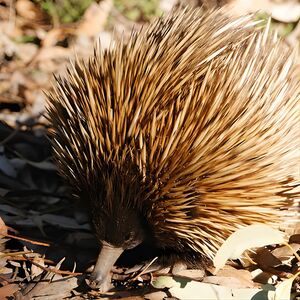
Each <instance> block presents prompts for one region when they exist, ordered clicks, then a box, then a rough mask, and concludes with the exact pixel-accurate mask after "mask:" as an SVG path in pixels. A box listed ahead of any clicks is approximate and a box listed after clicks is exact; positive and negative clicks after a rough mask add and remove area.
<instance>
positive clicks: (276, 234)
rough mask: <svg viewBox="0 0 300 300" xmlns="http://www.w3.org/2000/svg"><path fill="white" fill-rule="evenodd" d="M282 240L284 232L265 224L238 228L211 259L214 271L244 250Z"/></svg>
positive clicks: (279, 242)
mask: <svg viewBox="0 0 300 300" xmlns="http://www.w3.org/2000/svg"><path fill="white" fill-rule="evenodd" d="M284 242H285V239H284V234H283V233H282V232H281V231H279V230H275V229H273V228H271V227H269V226H267V225H251V226H247V227H244V228H242V229H239V230H237V231H236V232H234V233H233V234H232V235H231V236H230V237H229V238H228V239H227V240H226V241H225V242H224V244H223V245H222V246H221V247H220V249H219V250H218V252H217V254H216V256H215V258H214V260H213V263H214V266H215V268H216V270H215V273H217V272H218V270H220V269H221V268H222V267H224V266H225V264H226V262H227V260H229V259H237V258H239V257H241V255H242V254H243V252H244V251H245V250H249V249H251V248H257V247H263V246H267V245H271V244H282V243H284Z"/></svg>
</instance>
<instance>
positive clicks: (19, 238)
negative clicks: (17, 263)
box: [1, 233, 50, 247]
mask: <svg viewBox="0 0 300 300" xmlns="http://www.w3.org/2000/svg"><path fill="white" fill-rule="evenodd" d="M1 235H2V236H5V237H9V238H12V239H16V240H20V241H23V242H28V243H30V244H33V245H39V246H44V247H49V246H50V244H48V243H43V242H37V241H33V240H29V239H26V238H23V237H20V236H16V235H13V234H9V233H6V234H1Z"/></svg>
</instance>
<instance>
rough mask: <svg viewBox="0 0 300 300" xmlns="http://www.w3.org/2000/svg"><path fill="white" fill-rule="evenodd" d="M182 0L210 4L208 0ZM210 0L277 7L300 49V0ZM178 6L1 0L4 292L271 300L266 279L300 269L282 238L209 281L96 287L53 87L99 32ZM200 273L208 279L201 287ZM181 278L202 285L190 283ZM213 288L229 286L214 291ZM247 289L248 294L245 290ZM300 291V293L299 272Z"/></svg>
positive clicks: (274, 11)
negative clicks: (50, 94) (65, 170)
mask: <svg viewBox="0 0 300 300" xmlns="http://www.w3.org/2000/svg"><path fill="white" fill-rule="evenodd" d="M180 2H181V4H182V5H187V4H190V5H198V6H199V5H201V1H192V0H190V1H188V0H185V1H180ZM202 2H203V3H202V4H204V6H205V7H209V6H212V5H213V4H215V3H218V4H219V5H221V3H223V2H230V3H229V4H230V6H228V8H227V9H230V10H232V12H233V13H234V14H245V13H248V12H256V11H258V10H261V11H262V12H260V13H259V16H260V17H262V18H266V17H267V16H268V15H272V26H274V27H275V28H276V29H277V30H278V31H279V34H280V35H281V36H283V38H284V39H285V41H286V43H287V44H289V45H290V46H291V47H293V48H295V47H298V44H297V43H298V41H299V37H300V23H299V19H300V4H299V2H298V1H275V0H274V1H272V0H268V1H267V0H263V1H242V0H239V1H238V0H236V1H202ZM176 4H178V3H177V1H175V0H173V1H171V0H170V1H167V0H165V1H163V0H161V1H159V0H151V1H138V0H129V1H125V0H115V1H112V0H102V1H98V2H94V1H93V0H0V299H38V298H39V299H105V298H106V299H118V298H123V299H163V298H165V299H175V298H180V299H205V295H207V299H224V295H225V294H226V293H229V294H230V295H232V297H233V298H230V299H242V298H241V297H243V298H244V299H250V298H251V297H252V296H253V295H255V294H257V293H259V292H261V297H262V298H255V299H267V298H264V297H267V296H266V295H267V293H268V291H267V292H265V293H264V292H262V285H266V284H273V286H272V287H274V286H275V285H276V284H277V283H280V282H284V280H285V279H288V278H293V276H294V274H296V273H297V271H298V270H299V269H298V265H299V263H300V262H299V261H297V260H296V258H295V254H294V253H293V252H291V251H290V249H289V247H288V246H283V247H277V248H272V249H268V251H267V250H265V251H267V253H266V252H263V251H262V252H260V254H257V257H258V258H257V261H256V263H257V265H258V267H256V268H252V269H251V268H244V267H243V266H242V265H239V264H238V263H237V262H233V263H232V264H231V265H228V266H226V268H224V269H223V270H221V271H220V272H219V273H218V274H217V276H213V274H212V273H213V272H212V270H211V272H210V270H208V271H207V272H206V276H205V280H204V281H203V277H204V271H203V270H179V271H177V273H176V276H177V277H174V276H173V275H170V270H169V269H164V270H161V271H159V272H158V271H156V272H149V273H147V272H142V273H141V272H139V271H136V272H133V273H129V274H127V273H126V274H125V273H124V270H125V269H122V268H119V269H117V270H116V273H115V274H114V277H113V278H114V280H115V282H116V283H117V285H118V287H117V288H115V289H114V290H112V291H110V292H108V293H105V294H101V293H99V292H98V291H93V290H90V289H89V287H88V286H87V284H86V282H85V279H86V278H87V276H88V274H89V272H90V271H91V269H92V266H93V264H94V263H95V259H96V257H97V252H98V245H97V243H96V241H95V238H94V236H93V234H92V233H91V230H90V225H89V222H88V218H87V214H86V213H85V212H84V211H83V210H82V207H81V206H79V205H78V204H77V202H76V201H75V200H72V195H71V192H70V190H69V189H68V187H67V186H65V184H64V183H63V181H62V180H61V178H60V177H59V175H58V174H57V168H56V166H55V164H54V162H53V159H52V152H51V146H50V143H49V140H48V138H47V132H48V129H49V124H48V121H47V120H46V118H45V103H46V96H45V92H47V91H49V90H50V89H51V84H52V82H53V81H54V77H53V74H55V75H56V76H58V75H62V76H63V75H64V74H65V70H66V66H67V65H68V63H69V61H70V60H72V59H73V58H74V57H75V53H76V55H77V56H78V57H83V58H84V57H88V56H89V55H90V54H91V53H92V49H93V45H94V44H95V41H97V40H98V39H99V38H100V39H101V45H102V47H104V48H107V47H109V45H110V43H111V42H113V41H114V40H116V39H118V38H120V37H121V36H122V35H124V36H125V37H126V36H128V35H129V34H130V32H131V29H132V27H133V26H134V27H135V28H136V29H137V28H139V27H141V26H143V25H145V24H147V23H148V22H149V21H151V20H152V19H153V18H154V17H156V16H159V15H160V14H162V13H166V12H168V11H170V10H171V9H172V8H173V7H174V6H175V5H176ZM297 241H298V242H299V237H297V236H296V237H294V243H293V244H292V245H293V246H292V247H293V249H294V251H297V250H298V249H299V248H300V246H299V243H298V244H297ZM280 251H281V252H280ZM259 261H260V262H259ZM262 261H263V263H262ZM257 270H260V271H261V272H260V273H259V272H258V271H257ZM255 272H256V273H255ZM173 273H174V272H173ZM162 274H163V275H164V276H162ZM174 278H175V281H172V280H174ZM254 278H256V279H254ZM293 279H294V278H293ZM176 280H177V281H176ZM199 280H201V281H202V282H205V283H206V286H205V287H204V286H199V285H197V284H198V283H199ZM178 283H180V284H179V285H182V284H183V285H184V286H185V285H187V283H189V284H190V283H192V285H193V284H195V285H194V286H192V287H191V286H189V287H188V288H187V289H184V288H182V287H181V288H180V287H178ZM288 284H290V285H292V284H291V283H290V282H287V285H288ZM214 286H221V287H222V288H224V290H222V291H219V290H218V291H217V290H215V292H214V293H213V294H214V295H215V296H211V294H209V293H211V289H213V288H214ZM172 288H173V290H172ZM288 288H289V291H290V289H291V286H289V287H288ZM174 289H175V290H174ZM206 289H208V290H206ZM243 289H244V290H246V291H245V294H243V296H241V295H242V294H239V292H237V290H239V291H242V290H243ZM274 289H275V288H273V290H274ZM271 290H272V288H271ZM197 291H199V294H198V295H199V298H198V296H195V295H197ZM293 292H298V283H297V280H295V281H294V285H293ZM205 293H207V294H205ZM218 293H219V295H221V296H216V294H218ZM200 295H201V297H202V298H200ZM203 295H204V296H203ZM222 295H223V296H222ZM226 295H227V294H226ZM203 297H204V298H203ZM213 297H215V298H213ZM217 297H220V298H217ZM228 297H229V296H228ZM234 297H235V298H234ZM228 299H229V298H228ZM253 299H254V298H253Z"/></svg>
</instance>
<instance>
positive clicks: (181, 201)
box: [49, 9, 300, 290]
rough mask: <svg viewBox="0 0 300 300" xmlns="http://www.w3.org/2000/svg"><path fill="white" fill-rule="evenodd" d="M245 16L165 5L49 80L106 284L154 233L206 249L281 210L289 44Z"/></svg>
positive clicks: (291, 124) (56, 132) (290, 160)
mask: <svg viewBox="0 0 300 300" xmlns="http://www.w3.org/2000/svg"><path fill="white" fill-rule="evenodd" d="M250 19H251V17H243V18H237V19H234V18H228V17H226V16H224V15H223V14H222V12H220V11H215V12H210V13H207V14H202V12H201V11H200V10H190V9H187V10H184V11H182V12H177V13H173V14H171V15H169V16H167V17H164V18H160V19H158V20H157V21H156V22H154V23H153V24H152V25H150V26H149V27H148V28H147V29H146V30H142V31H141V32H137V33H132V35H131V37H130V39H129V41H128V42H127V43H124V42H119V43H117V44H116V45H115V46H114V47H113V48H111V49H108V50H101V49H99V48H96V49H95V53H94V56H93V57H91V58H90V60H89V61H88V62H87V63H84V62H82V61H76V63H75V64H74V65H73V66H72V67H71V68H70V69H69V74H68V76H67V77H66V78H65V79H58V80H57V84H56V88H55V91H54V92H53V93H52V94H51V95H50V97H49V98H50V107H49V118H50V120H51V122H52V126H53V145H54V150H55V154H56V159H57V162H58V166H59V169H60V171H61V173H62V175H63V176H65V178H66V179H67V180H68V182H69V183H70V185H71V186H72V187H73V188H74V190H75V192H76V194H77V195H78V196H79V197H80V198H82V199H83V200H85V201H86V203H87V205H88V206H89V208H90V211H91V219H92V223H93V225H94V228H95V233H96V236H97V237H98V239H99V241H100V242H101V243H102V244H103V247H102V251H101V253H100V255H99V258H98V261H97V264H96V267H95V270H94V272H93V279H94V280H95V282H96V284H97V285H98V286H99V287H100V288H101V289H102V290H105V289H106V288H107V281H108V274H109V271H110V269H111V267H112V265H113V264H114V262H115V260H116V259H117V258H118V256H119V255H120V254H121V253H122V251H123V250H126V249H130V248H133V247H135V246H136V245H138V244H140V243H142V242H143V241H145V240H147V239H148V240H152V241H154V243H155V244H156V246H158V247H160V248H161V249H165V250H168V252H170V253H175V254H177V255H179V256H181V257H182V258H183V259H186V260H190V261H201V260H206V259H211V258H212V256H213V254H214V253H215V251H216V249H217V248H218V247H219V246H220V244H222V242H223V241H224V239H226V238H227V237H228V235H229V234H230V233H232V232H233V231H235V230H236V228H238V227H241V226H244V225H247V224H252V223H261V222H262V223H267V224H274V225H275V224H276V223H279V222H281V221H282V217H283V216H284V215H286V214H287V209H288V207H289V206H290V205H291V203H292V202H293V198H294V197H296V196H297V195H299V194H297V191H296V186H297V185H299V159H300V154H299V151H300V128H299V126H300V118H299V94H300V82H299V72H298V71H297V69H296V67H295V62H294V61H295V58H294V54H293V53H291V52H290V51H289V50H288V49H287V48H286V47H285V46H284V45H283V43H282V42H278V41H275V39H273V38H270V37H269V36H268V33H267V30H266V31H264V32H261V31H259V30H257V29H254V28H253V26H250V25H251V22H250ZM249 24H250V25H249ZM252 25H253V24H252ZM298 192H299V191H298Z"/></svg>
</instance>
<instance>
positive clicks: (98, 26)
mask: <svg viewBox="0 0 300 300" xmlns="http://www.w3.org/2000/svg"><path fill="white" fill-rule="evenodd" d="M111 8H112V1H111V0H103V1H101V2H100V3H99V4H97V3H95V2H93V3H92V4H91V5H90V7H89V8H88V9H87V10H86V11H85V13H84V16H83V19H82V21H81V23H80V25H79V27H78V29H77V34H78V35H85V36H89V37H94V36H97V35H98V34H99V33H100V32H101V31H102V30H103V27H104V25H105V23H106V20H107V17H108V15H109V12H110V10H111Z"/></svg>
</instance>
